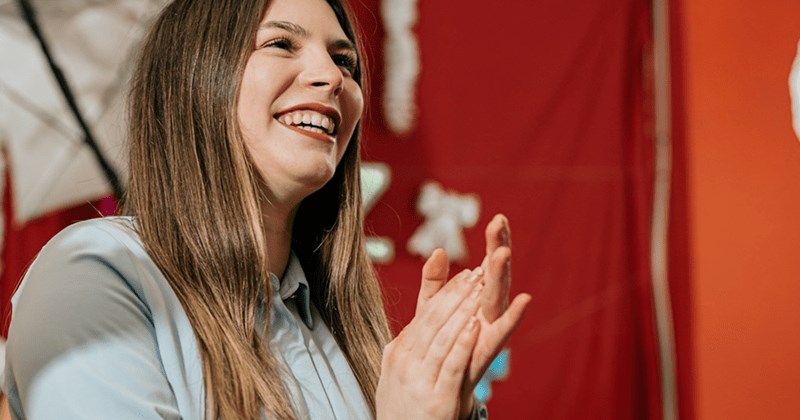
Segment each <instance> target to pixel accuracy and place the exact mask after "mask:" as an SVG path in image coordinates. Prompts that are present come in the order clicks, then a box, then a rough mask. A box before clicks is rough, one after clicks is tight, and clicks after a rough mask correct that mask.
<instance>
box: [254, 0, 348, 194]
mask: <svg viewBox="0 0 800 420" xmlns="http://www.w3.org/2000/svg"><path fill="white" fill-rule="evenodd" d="M357 60H358V57H357V54H356V50H355V45H353V43H352V42H350V41H349V40H348V39H347V36H346V35H345V33H344V31H343V30H342V28H341V26H340V25H339V22H338V21H337V19H336V15H335V14H334V13H333V10H332V9H331V7H330V6H329V5H328V4H327V3H326V2H325V0H272V1H271V2H270V5H269V7H268V9H267V13H266V15H265V16H264V19H263V20H262V21H261V25H260V27H259V29H258V33H257V35H256V45H255V50H254V51H253V53H252V54H251V55H250V58H249V59H248V61H247V64H246V66H245V69H244V77H243V79H242V85H241V91H240V94H239V103H238V116H239V123H240V125H241V128H242V134H243V135H244V140H245V145H246V146H247V148H248V151H249V153H250V156H251V158H252V160H253V164H254V165H255V166H256V168H257V169H258V171H259V173H260V174H261V177H262V178H263V179H264V182H265V184H266V186H267V188H268V189H269V192H270V193H271V195H273V198H275V199H278V200H286V201H287V202H291V201H292V200H295V201H296V200H297V199H300V200H302V198H305V197H306V196H308V195H309V194H311V193H312V192H314V191H316V190H317V189H319V188H321V187H322V186H323V185H325V183H326V182H328V181H329V180H330V179H331V177H332V176H333V174H334V172H335V170H336V166H337V165H338V163H339V161H340V160H341V158H342V155H343V154H344V151H345V149H346V148H347V144H348V142H349V141H350V137H351V136H352V135H353V130H354V129H355V126H356V123H357V122H358V120H359V119H360V118H361V113H362V111H363V108H364V97H363V94H362V92H361V87H360V86H359V85H358V84H357V83H356V82H355V80H353V76H352V74H353V72H354V70H355V65H356V63H357Z"/></svg>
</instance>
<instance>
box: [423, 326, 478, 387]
mask: <svg viewBox="0 0 800 420" xmlns="http://www.w3.org/2000/svg"><path fill="white" fill-rule="evenodd" d="M480 328H481V326H480V322H478V320H477V318H476V317H475V316H471V317H470V318H469V320H468V321H467V324H466V325H465V326H464V327H463V328H462V329H461V330H460V331H459V334H458V337H457V338H456V341H455V343H454V345H453V347H452V348H451V349H450V351H449V352H448V354H447V357H446V358H445V359H444V361H443V363H442V366H441V368H440V369H439V376H438V377H437V378H436V385H435V388H434V389H435V392H436V393H438V394H439V395H453V396H459V395H460V392H461V386H462V385H463V383H464V373H465V371H466V369H467V367H468V366H469V363H470V358H471V357H472V350H473V349H474V348H475V343H476V342H477V340H478V333H479V330H480Z"/></svg>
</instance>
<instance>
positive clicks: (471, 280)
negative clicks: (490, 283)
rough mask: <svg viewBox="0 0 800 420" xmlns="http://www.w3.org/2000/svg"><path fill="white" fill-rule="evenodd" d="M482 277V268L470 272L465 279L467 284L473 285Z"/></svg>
mask: <svg viewBox="0 0 800 420" xmlns="http://www.w3.org/2000/svg"><path fill="white" fill-rule="evenodd" d="M482 275H483V267H478V268H476V269H475V270H473V271H472V275H470V276H469V277H467V282H469V283H474V282H475V280H478V279H479V278H481V276H482Z"/></svg>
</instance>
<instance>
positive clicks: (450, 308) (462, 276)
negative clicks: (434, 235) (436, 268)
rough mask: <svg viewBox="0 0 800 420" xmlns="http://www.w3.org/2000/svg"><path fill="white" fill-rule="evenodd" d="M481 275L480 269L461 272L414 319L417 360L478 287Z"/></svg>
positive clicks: (413, 351)
mask: <svg viewBox="0 0 800 420" xmlns="http://www.w3.org/2000/svg"><path fill="white" fill-rule="evenodd" d="M482 273H483V270H482V269H480V268H478V269H476V270H475V271H469V270H464V271H462V272H461V273H459V274H458V275H457V276H455V277H454V278H453V280H451V281H450V282H448V283H447V284H446V285H445V286H444V287H443V288H442V290H441V291H440V292H439V293H437V294H436V296H434V297H433V298H432V299H431V300H430V301H429V303H428V304H427V305H425V308H424V309H423V311H422V313H420V314H419V315H418V316H417V317H415V318H414V320H413V321H412V323H414V324H415V328H416V331H417V333H416V339H415V340H414V344H413V350H412V355H413V356H416V358H417V359H418V360H420V361H421V360H423V359H424V358H425V357H426V355H427V354H428V350H429V348H430V346H431V343H433V340H434V338H435V337H436V336H437V335H438V334H439V333H440V330H442V328H444V327H445V325H447V324H448V323H449V322H450V321H451V318H452V316H453V314H454V313H455V312H456V311H457V310H458V309H459V307H460V306H462V304H463V303H464V301H465V300H466V299H468V298H469V296H470V293H472V291H473V290H474V289H475V287H476V286H478V285H480V281H479V279H480V278H481V275H482ZM476 304H477V303H476ZM476 310H477V309H476Z"/></svg>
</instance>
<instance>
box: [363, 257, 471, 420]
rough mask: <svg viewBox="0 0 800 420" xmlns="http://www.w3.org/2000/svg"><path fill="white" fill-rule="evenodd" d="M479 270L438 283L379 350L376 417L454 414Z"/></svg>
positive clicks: (468, 351)
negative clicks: (414, 314)
mask: <svg viewBox="0 0 800 420" xmlns="http://www.w3.org/2000/svg"><path fill="white" fill-rule="evenodd" d="M430 262H431V260H430V259H429V260H428V263H426V265H425V266H426V267H427V268H430V267H429V266H430V265H431V264H430ZM482 271H483V270H482V269H477V270H476V271H475V272H473V271H469V270H465V271H463V272H461V273H459V274H458V275H457V276H455V277H454V278H453V279H452V280H451V281H449V282H447V284H446V285H443V287H441V288H440V290H438V292H437V293H436V295H435V296H432V297H431V298H430V299H429V300H428V301H427V305H425V307H424V308H421V309H420V308H418V310H417V314H416V316H415V317H414V319H413V320H412V321H411V322H410V323H409V324H408V325H407V326H406V327H405V328H404V329H403V331H401V332H400V334H399V335H398V336H397V337H396V338H395V339H394V340H392V342H390V343H389V344H388V345H387V346H386V347H385V348H384V350H383V362H382V365H381V376H380V379H379V381H378V389H377V392H376V406H377V407H376V409H377V417H378V419H380V420H386V419H434V420H438V419H447V420H451V419H455V418H457V417H458V416H459V413H460V412H461V394H462V389H463V385H464V377H465V375H466V373H467V371H468V369H469V364H470V357H471V355H472V353H473V349H474V347H475V343H476V341H477V339H478V335H479V331H480V328H481V327H480V322H479V321H478V319H477V317H476V313H477V311H478V308H479V306H480V294H481V289H482V288H483V284H482V282H481V279H480V277H481V275H482ZM425 274H426V271H425V269H423V276H424V275H425Z"/></svg>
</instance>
